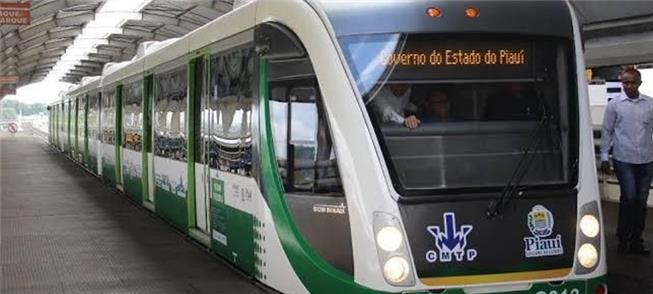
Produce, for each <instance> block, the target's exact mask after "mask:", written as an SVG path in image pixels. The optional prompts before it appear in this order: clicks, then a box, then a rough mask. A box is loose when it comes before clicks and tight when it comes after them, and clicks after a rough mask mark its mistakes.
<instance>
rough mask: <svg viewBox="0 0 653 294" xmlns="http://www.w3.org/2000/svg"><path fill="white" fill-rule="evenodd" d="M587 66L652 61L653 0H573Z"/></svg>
mask: <svg viewBox="0 0 653 294" xmlns="http://www.w3.org/2000/svg"><path fill="white" fill-rule="evenodd" d="M572 4H573V6H574V8H575V9H576V14H577V15H578V18H579V20H580V21H581V22H582V24H583V37H584V38H585V63H586V65H587V66H588V67H599V66H613V65H622V64H640V63H650V62H653V2H651V1H641V0H640V1H584V0H573V1H572Z"/></svg>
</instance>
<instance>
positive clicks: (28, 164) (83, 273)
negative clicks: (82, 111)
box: [0, 134, 653, 294]
mask: <svg viewBox="0 0 653 294" xmlns="http://www.w3.org/2000/svg"><path fill="white" fill-rule="evenodd" d="M0 197H1V199H2V201H1V206H2V210H1V213H2V218H1V223H2V226H1V230H2V239H0V245H1V250H0V255H1V256H0V260H2V276H1V279H0V284H2V288H1V291H0V293H2V294H9V293H21V294H22V293H256V292H263V290H262V289H261V288H259V287H257V286H255V285H254V284H253V283H252V281H250V280H248V279H247V278H245V277H243V276H241V275H240V274H238V273H236V272H235V271H234V270H233V269H231V268H230V267H228V266H226V265H225V264H224V263H223V262H222V261H220V260H218V259H216V258H215V257H214V256H212V255H211V254H210V253H208V252H207V251H205V250H203V249H202V248H200V247H199V246H197V245H196V244H193V243H192V242H191V241H189V240H188V239H187V238H186V237H184V236H182V235H180V234H178V233H176V232H175V231H174V230H173V229H172V228H171V227H170V226H169V225H167V224H166V223H165V222H163V221H162V220H161V219H159V218H157V217H156V216H154V215H152V214H150V213H149V212H148V211H146V210H144V209H142V208H139V207H137V206H136V205H134V204H132V203H131V202H129V201H128V200H127V198H126V197H124V196H122V195H119V194H117V192H116V191H115V190H113V189H110V188H108V187H106V186H104V185H102V184H101V183H100V182H99V180H98V179H96V178H94V177H93V176H91V175H89V174H88V173H87V172H85V171H83V170H82V169H81V168H79V167H78V166H76V165H75V164H74V163H72V162H70V161H69V160H68V159H66V158H65V157H64V156H63V155H62V154H60V153H58V152H56V151H53V150H52V149H50V148H49V147H48V146H47V145H46V144H45V142H43V140H41V139H37V138H36V137H31V136H28V135H15V136H9V135H3V134H0ZM652 197H653V196H652ZM603 210H604V215H605V223H606V226H607V228H606V233H607V235H606V240H607V242H608V251H607V254H608V268H609V270H608V271H609V274H608V283H609V287H610V293H613V294H615V293H616V294H652V293H653V257H640V256H634V255H617V250H616V239H615V237H614V234H615V230H616V217H617V205H616V204H614V203H604V206H603ZM648 224H649V226H648V229H647V231H646V235H645V239H646V240H649V241H653V211H651V212H650V213H649V215H648ZM651 245H652V246H653V244H651Z"/></svg>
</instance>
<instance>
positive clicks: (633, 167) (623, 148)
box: [601, 68, 653, 255]
mask: <svg viewBox="0 0 653 294" xmlns="http://www.w3.org/2000/svg"><path fill="white" fill-rule="evenodd" d="M621 84H622V85H623V90H624V91H623V93H621V95H620V96H619V97H617V98H615V99H612V101H610V103H608V106H607V107H606V108H605V115H604V117H603V129H602V130H601V170H602V171H603V172H604V173H610V163H609V161H608V152H609V151H610V148H611V147H612V161H613V164H614V172H615V174H616V175H617V179H618V180H619V190H620V192H621V197H620V199H619V221H618V223H617V238H618V239H619V245H618V252H619V253H624V252H626V251H628V252H631V253H635V254H641V255H650V254H651V251H650V250H649V249H648V248H647V246H645V244H644V240H643V239H642V233H643V232H644V226H645V224H646V209H647V208H646V203H647V200H648V194H649V187H650V184H651V178H652V177H653V99H651V98H650V97H648V96H646V95H643V94H641V93H640V92H639V86H640V85H641V84H642V76H641V74H640V72H639V71H638V70H636V69H634V68H628V69H625V70H624V71H623V73H622V75H621Z"/></svg>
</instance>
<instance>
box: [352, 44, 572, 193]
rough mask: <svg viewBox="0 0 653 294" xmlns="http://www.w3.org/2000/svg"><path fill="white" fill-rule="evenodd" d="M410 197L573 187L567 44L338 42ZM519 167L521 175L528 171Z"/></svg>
mask: <svg viewBox="0 0 653 294" xmlns="http://www.w3.org/2000/svg"><path fill="white" fill-rule="evenodd" d="M339 43H340V46H341V47H342V50H343V52H344V54H345V58H346V59H347V62H348V66H349V68H350V70H351V72H352V74H353V76H354V79H355V82H356V86H357V87H358V90H359V91H360V93H361V96H362V98H363V101H364V103H365V105H366V109H367V112H368V114H369V117H370V118H371V120H372V123H373V125H374V128H375V131H376V134H377V136H378V139H379V142H380V145H381V148H382V150H383V154H384V157H385V159H386V163H387V166H388V169H389V172H390V175H391V177H392V178H393V182H394V186H395V187H396V189H397V190H398V192H399V193H400V194H402V195H423V194H425V193H430V192H428V191H431V192H432V191H433V190H439V191H442V190H443V189H446V190H449V189H453V190H455V189H470V188H471V189H478V188H493V189H496V190H498V189H501V188H502V187H504V186H505V185H506V184H507V183H509V182H510V181H511V178H512V181H514V180H515V179H514V178H515V177H520V178H519V183H520V186H524V187H535V186H540V187H542V186H549V185H565V184H567V183H568V182H569V179H570V169H569V167H570V166H571V165H570V162H572V161H573V159H570V152H569V150H573V149H572V148H570V146H569V145H570V142H572V141H573V140H572V139H573V138H572V135H571V134H572V133H573V130H571V129H570V121H572V119H575V117H576V115H575V114H574V112H573V109H575V106H574V105H575V104H572V102H571V101H573V100H574V99H572V97H570V95H573V94H571V93H572V92H571V91H569V89H570V87H572V86H573V85H570V82H568V81H569V79H570V77H569V72H570V71H569V59H570V58H571V54H570V52H571V51H570V49H569V45H568V43H567V42H565V41H561V40H558V39H541V38H525V37H519V38H517V37H515V36H488V35H457V36H453V35H433V34H375V35H355V36H344V37H340V38H339ZM520 169H521V171H520Z"/></svg>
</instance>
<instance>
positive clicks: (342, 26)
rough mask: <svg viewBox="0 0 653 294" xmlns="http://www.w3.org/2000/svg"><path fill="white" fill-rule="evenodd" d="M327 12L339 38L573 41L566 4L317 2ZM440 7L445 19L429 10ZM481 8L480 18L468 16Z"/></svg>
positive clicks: (422, 0) (407, 0)
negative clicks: (487, 36) (477, 36)
mask: <svg viewBox="0 0 653 294" xmlns="http://www.w3.org/2000/svg"><path fill="white" fill-rule="evenodd" d="M313 3H314V4H313V5H317V6H319V7H320V8H321V9H323V10H324V12H325V14H326V16H327V18H328V19H329V22H330V23H331V25H332V26H333V29H334V31H335V34H336V35H337V36H339V37H340V36H347V35H361V34H382V33H413V32H415V33H417V32H420V33H424V32H438V33H456V32H461V33H464V32H473V33H508V32H509V33H511V34H524V35H546V36H557V37H571V36H572V35H573V34H572V25H571V11H570V9H569V6H568V4H567V2H566V1H478V0H477V1H433V0H426V1H425V0H404V1H379V0H358V1H327V0H318V1H314V2H313ZM430 7H437V8H438V9H440V11H441V15H440V16H439V17H435V18H434V17H430V16H428V15H427V14H426V10H427V9H428V8H430ZM469 7H475V8H477V9H478V11H479V12H480V14H479V17H478V18H474V19H470V18H468V17H466V16H465V13H464V11H465V9H466V8H469Z"/></svg>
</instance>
